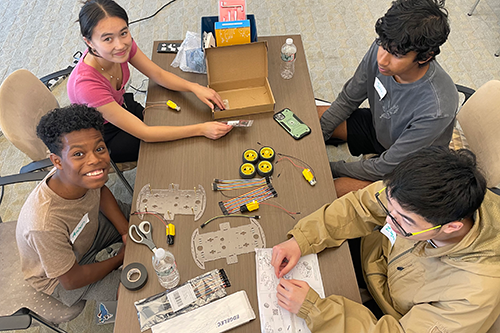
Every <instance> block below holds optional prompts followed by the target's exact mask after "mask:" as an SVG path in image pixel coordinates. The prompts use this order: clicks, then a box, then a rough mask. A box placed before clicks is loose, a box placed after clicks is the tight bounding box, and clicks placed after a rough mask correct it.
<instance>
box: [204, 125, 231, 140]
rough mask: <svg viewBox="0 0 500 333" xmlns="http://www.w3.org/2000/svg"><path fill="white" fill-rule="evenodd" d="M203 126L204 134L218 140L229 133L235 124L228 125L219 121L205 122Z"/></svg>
mask: <svg viewBox="0 0 500 333" xmlns="http://www.w3.org/2000/svg"><path fill="white" fill-rule="evenodd" d="M202 126H203V129H202V133H203V136H205V137H207V138H209V139H212V140H216V139H218V138H220V137H223V136H224V135H226V134H227V132H229V131H230V130H232V129H233V126H231V125H226V124H223V123H220V122H218V121H210V122H206V123H203V124H202Z"/></svg>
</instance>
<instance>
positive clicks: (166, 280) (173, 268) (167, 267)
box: [153, 248, 180, 289]
mask: <svg viewBox="0 0 500 333" xmlns="http://www.w3.org/2000/svg"><path fill="white" fill-rule="evenodd" d="M153 268H154V269H155V271H156V275H158V281H160V284H161V286H162V287H163V288H165V289H171V288H173V287H175V286H176V285H177V284H178V283H179V280H180V275H179V270H178V269H177V264H176V263H175V258H174V255H173V254H172V253H170V252H169V251H166V250H164V249H162V248H159V249H157V250H156V252H155V254H154V255H153Z"/></svg>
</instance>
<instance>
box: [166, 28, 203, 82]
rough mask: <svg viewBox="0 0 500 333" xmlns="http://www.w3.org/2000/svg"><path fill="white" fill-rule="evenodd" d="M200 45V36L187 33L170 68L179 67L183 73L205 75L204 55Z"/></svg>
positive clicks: (194, 33)
mask: <svg viewBox="0 0 500 333" xmlns="http://www.w3.org/2000/svg"><path fill="white" fill-rule="evenodd" d="M200 45H201V37H200V34H198V33H196V32H191V31H188V32H187V33H186V38H185V39H184V41H183V42H182V44H181V47H180V49H179V51H178V52H177V56H176V57H175V59H174V61H172V64H171V66H172V67H179V68H180V69H181V70H182V71H184V72H192V73H201V74H206V73H207V65H206V63H205V54H204V53H203V50H202V49H201V47H200Z"/></svg>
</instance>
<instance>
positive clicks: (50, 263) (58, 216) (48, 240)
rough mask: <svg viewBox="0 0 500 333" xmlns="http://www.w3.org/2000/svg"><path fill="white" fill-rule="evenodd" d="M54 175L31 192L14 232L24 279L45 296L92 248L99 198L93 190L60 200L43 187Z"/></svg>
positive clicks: (97, 191)
mask: <svg viewBox="0 0 500 333" xmlns="http://www.w3.org/2000/svg"><path fill="white" fill-rule="evenodd" d="M54 173H55V168H54V170H52V171H51V172H50V173H49V174H48V175H47V177H45V179H44V180H43V181H42V182H40V184H38V185H37V187H36V188H35V189H34V190H33V192H31V194H30V195H29V197H28V199H27V200H26V202H25V203H24V205H23V208H22V209H21V213H20V214H19V219H18V221H17V229H16V239H17V246H18V248H19V254H20V257H21V266H22V271H23V275H24V279H25V280H26V281H27V282H29V283H30V284H31V285H32V286H33V288H35V289H36V290H37V291H42V292H44V293H46V294H49V295H50V294H52V292H53V291H54V289H55V287H56V286H57V285H58V284H59V280H58V279H57V277H59V276H61V275H63V274H65V273H66V272H68V271H69V270H70V268H71V267H73V265H74V263H75V261H77V262H78V261H80V259H81V258H82V257H83V255H84V254H85V253H86V252H87V251H88V250H89V249H90V247H91V246H92V243H93V242H94V239H95V237H96V235H97V230H98V227H99V221H98V216H99V202H100V196H101V191H100V189H95V190H89V191H87V193H86V194H85V195H84V196H83V197H81V198H79V199H76V200H66V199H63V198H61V197H60V196H59V195H57V194H56V193H55V192H54V191H52V190H51V189H50V188H49V187H48V185H47V179H49V178H50V177H51V176H52V175H53V174H54ZM87 217H88V218H87ZM87 220H88V222H87V223H85V222H86V221H87Z"/></svg>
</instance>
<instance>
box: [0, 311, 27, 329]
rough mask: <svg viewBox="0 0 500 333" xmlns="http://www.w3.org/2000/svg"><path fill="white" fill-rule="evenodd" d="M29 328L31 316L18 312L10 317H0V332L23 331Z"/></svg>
mask: <svg viewBox="0 0 500 333" xmlns="http://www.w3.org/2000/svg"><path fill="white" fill-rule="evenodd" d="M21 310H22V309H21ZM30 326H31V316H30V315H29V314H24V313H20V311H18V312H16V313H14V314H13V315H10V316H3V317H0V331H10V330H25V329H27V328H29V327H30Z"/></svg>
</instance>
